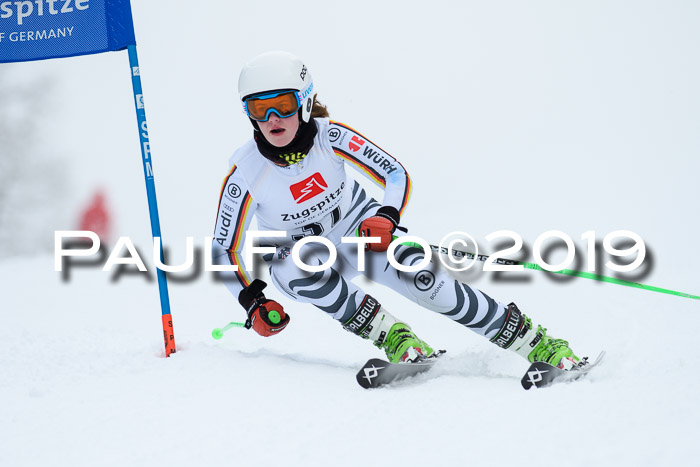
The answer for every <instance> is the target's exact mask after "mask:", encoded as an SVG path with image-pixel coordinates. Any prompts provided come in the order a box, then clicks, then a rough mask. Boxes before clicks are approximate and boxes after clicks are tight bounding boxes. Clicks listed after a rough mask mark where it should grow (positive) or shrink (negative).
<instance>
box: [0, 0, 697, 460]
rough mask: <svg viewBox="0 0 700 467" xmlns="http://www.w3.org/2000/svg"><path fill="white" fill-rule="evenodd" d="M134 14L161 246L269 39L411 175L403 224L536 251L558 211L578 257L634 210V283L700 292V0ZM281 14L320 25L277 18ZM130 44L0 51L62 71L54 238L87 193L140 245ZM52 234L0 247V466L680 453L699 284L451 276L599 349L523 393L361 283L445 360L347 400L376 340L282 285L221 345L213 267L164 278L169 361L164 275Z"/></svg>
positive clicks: (453, 328)
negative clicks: (55, 248)
mask: <svg viewBox="0 0 700 467" xmlns="http://www.w3.org/2000/svg"><path fill="white" fill-rule="evenodd" d="M166 5H167V7H166ZM133 10H134V21H135V25H136V31H137V39H138V41H139V42H138V44H139V54H140V61H141V71H142V79H143V84H144V93H145V98H146V108H147V114H148V122H149V131H150V138H151V144H152V151H153V158H154V170H155V177H156V187H157V190H158V197H159V198H158V201H159V206H160V215H161V224H162V228H163V234H164V239H165V242H166V244H168V245H169V246H170V248H171V249H172V251H173V262H174V263H176V262H178V261H182V259H183V258H184V251H183V250H184V238H185V237H186V236H194V237H195V239H196V242H200V243H201V238H202V237H203V236H205V235H210V233H211V232H210V230H211V228H212V226H213V221H214V217H213V216H214V210H215V209H216V201H217V197H218V193H219V189H220V183H221V181H222V179H223V177H224V175H225V174H226V172H225V170H226V161H227V158H228V156H229V154H230V153H231V151H232V150H233V149H234V148H235V147H236V146H237V145H238V144H240V143H242V142H243V141H245V139H247V138H248V137H249V136H250V127H249V124H248V123H247V122H246V120H245V118H244V117H243V116H242V115H241V114H240V112H239V106H238V103H237V97H236V93H235V86H236V80H237V76H238V71H239V69H240V67H241V66H242V65H243V64H244V63H245V61H246V60H247V59H249V58H250V57H252V56H254V55H256V54H257V53H259V52H262V51H265V50H269V49H279V48H282V49H287V50H290V51H293V52H295V53H296V54H298V55H299V56H301V57H303V59H304V60H305V61H306V62H307V63H308V65H309V69H310V71H311V73H312V74H313V76H314V79H315V81H316V84H317V86H318V89H319V93H320V94H319V96H320V98H321V100H323V101H324V102H325V103H326V104H328V106H329V108H330V111H331V115H332V116H333V117H334V118H336V119H338V120H339V121H342V122H346V123H348V124H350V125H351V126H353V127H354V128H357V129H358V130H359V131H361V132H363V133H364V134H366V135H367V136H368V137H369V138H370V139H372V140H373V141H375V142H376V143H377V144H379V145H380V146H382V147H383V148H384V149H386V150H387V151H389V152H390V153H392V154H394V155H395V156H397V157H398V158H399V159H400V160H401V162H402V163H403V165H404V166H405V167H406V168H407V169H408V171H409V173H411V174H412V178H413V182H414V194H413V199H412V203H411V205H410V206H409V209H408V211H407V213H406V215H405V217H404V221H405V224H406V225H407V226H408V227H409V228H410V229H411V233H412V234H415V235H418V236H421V237H423V238H425V239H427V240H429V241H430V242H437V241H439V239H440V238H441V237H442V236H443V235H445V234H446V233H448V232H451V231H454V230H463V231H466V232H468V233H470V234H471V235H472V236H474V237H475V238H477V239H478V240H479V243H480V245H482V246H483V247H484V248H485V250H487V251H489V250H492V249H493V245H490V244H489V242H487V241H486V240H485V236H486V235H487V234H489V233H490V232H494V231H497V230H501V229H508V230H513V231H515V232H517V233H519V234H520V235H521V236H522V237H523V238H524V240H525V242H526V244H527V245H529V247H532V244H533V243H534V241H535V239H536V238H537V236H538V235H540V234H541V233H543V232H545V231H548V230H552V229H556V230H561V231H564V232H566V233H567V234H569V235H570V236H571V237H572V238H573V239H574V240H575V241H576V243H577V245H578V246H579V248H580V249H579V251H578V252H577V253H578V255H579V257H581V254H582V253H581V252H582V251H585V249H583V247H584V246H585V244H584V242H583V241H582V240H580V237H581V235H582V234H583V233H584V232H586V231H589V230H595V231H596V233H597V238H598V239H599V240H602V237H603V236H604V235H605V234H606V233H608V232H611V231H613V230H618V229H627V230H631V231H634V232H636V233H638V234H639V235H641V236H642V238H644V240H645V242H646V244H647V246H648V248H649V253H650V254H649V258H648V259H647V261H646V263H645V266H644V268H643V269H644V271H645V272H646V273H645V274H644V275H643V276H641V277H639V278H638V280H639V281H640V282H643V283H648V284H652V285H656V286H659V287H665V288H670V289H675V290H680V291H683V292H688V293H694V294H696V295H697V294H700V281H698V273H697V271H696V266H695V264H694V262H695V258H698V257H700V246H698V241H697V235H696V233H697V232H698V230H700V222H699V221H698V217H697V202H698V199H700V188H698V185H697V173H698V171H699V170H700V162H699V159H698V157H697V154H698V151H699V150H700V140H699V137H698V132H697V128H698V124H699V123H700V121H698V120H699V117H698V113H697V108H699V107H700V93H699V92H698V89H697V86H696V83H697V82H700V68H699V66H698V63H697V60H695V57H696V51H697V47H698V42H699V39H700V33H699V32H698V31H700V28H698V21H699V20H698V18H699V16H698V13H700V8H698V6H697V5H695V4H691V3H689V2H688V3H683V2H677V3H676V2H674V3H673V4H667V3H663V2H651V1H646V2H619V1H611V2H593V3H590V2H589V3H586V4H585V5H584V4H580V3H566V4H564V3H561V2H548V1H534V2H527V3H524V2H515V1H505V2H498V3H497V4H492V3H488V4H487V3H485V2H459V3H457V2H437V3H435V4H431V5H426V4H425V3H424V2H420V3H419V2H401V3H400V8H399V4H395V5H394V4H386V5H385V4H377V2H366V1H359V2H354V3H353V4H352V6H351V7H347V8H346V9H344V10H340V11H338V10H337V6H336V5H333V4H332V3H331V2H318V1H313V2H308V4H304V5H301V4H300V5H293V4H291V3H290V2H279V1H273V2H266V3H264V4H262V3H255V2H249V3H247V4H244V5H240V4H236V5H233V4H232V5H226V6H225V5H223V4H219V2H211V1H202V2H198V3H197V6H193V4H192V3H191V2H180V1H176V2H146V1H143V0H134V1H133ZM290 18H294V20H295V21H299V20H298V18H302V19H303V21H302V22H303V23H304V24H308V25H310V26H309V28H311V29H313V31H310V32H308V33H304V34H299V33H294V34H292V33H290V32H289V31H290V27H289V23H288V21H289V19H290ZM261 21H262V22H263V23H261ZM261 24H264V27H261ZM264 31H266V32H264ZM168 36H173V37H176V38H177V41H176V42H177V43H178V44H179V47H169V46H168V41H167V37H168ZM127 63H128V62H127V58H126V55H125V54H122V53H112V54H107V55H101V56H93V57H80V58H72V59H66V60H60V61H52V62H37V63H25V64H21V65H11V66H3V69H5V70H9V72H10V73H11V75H12V77H14V79H16V80H18V82H21V81H22V80H26V79H28V78H29V77H35V76H39V77H47V78H49V79H50V80H51V81H52V82H53V83H54V84H53V92H52V98H51V105H50V106H48V107H47V108H46V111H45V113H44V115H42V116H38V117H43V120H42V121H43V124H42V126H41V129H42V138H43V139H44V140H46V141H51V142H52V144H51V145H50V147H51V150H53V151H58V152H60V153H61V154H62V155H63V156H64V157H66V158H67V159H68V160H69V161H70V164H72V167H71V173H72V177H73V179H72V181H71V184H70V185H69V186H71V187H72V191H71V192H70V193H67V195H68V196H69V197H71V199H72V204H70V205H68V206H65V205H62V206H52V205H51V202H50V200H46V204H45V207H46V208H48V209H51V210H56V211H59V212H64V213H65V215H64V219H65V221H64V222H63V223H59V222H51V223H47V222H46V221H45V220H44V219H47V217H45V216H36V219H35V228H36V230H37V231H38V232H41V234H42V237H43V238H45V243H47V244H48V245H49V246H50V245H51V244H52V241H53V232H54V231H55V230H69V229H73V228H74V227H75V226H74V221H75V216H76V214H75V213H76V212H77V211H78V209H79V208H80V206H81V205H82V204H83V203H84V202H85V199H86V198H87V196H88V195H89V194H90V193H92V191H93V190H94V188H95V187H96V186H105V187H106V188H107V190H108V193H109V196H110V200H111V205H112V208H113V210H114V216H115V219H116V221H117V226H116V227H117V233H118V234H119V235H123V236H129V237H131V238H132V239H133V240H134V242H135V243H136V244H137V245H138V247H139V250H140V251H142V253H144V256H148V251H149V232H150V229H149V226H148V216H147V208H146V206H145V190H143V182H142V172H141V163H140V160H139V157H140V156H139V152H138V151H139V148H138V139H137V136H136V123H135V118H134V115H133V104H132V101H131V89H130V83H129V80H128V69H127ZM28 183H29V180H28ZM31 216H32V213H31V212H28V213H27V218H28V219H31ZM0 229H6V230H10V231H11V230H12V226H8V225H0ZM16 234H17V235H23V233H22V232H16ZM50 251H51V249H49V252H48V253H41V254H37V255H36V256H33V257H15V258H10V259H5V260H2V261H1V262H0V284H2V285H0V291H1V294H2V295H1V297H2V298H1V299H0V401H1V402H0V465H1V466H13V467H14V466H44V465H60V466H83V465H84V466H88V465H89V466H95V465H99V466H111V465H115V466H116V465H119V466H122V465H132V466H151V465H156V464H158V465H172V466H181V465H182V466H194V465H197V466H198V465H212V464H224V465H250V466H268V465H270V466H272V465H275V466H279V465H289V466H302V465H303V466H307V465H314V466H315V465H324V466H325V465H340V466H342V465H353V466H354V465H392V464H393V463H401V464H404V463H406V462H410V463H411V464H412V465H414V464H415V465H425V464H428V465H435V466H460V465H474V466H481V465H503V464H505V463H506V462H508V463H517V464H519V465H537V466H547V465H616V466H619V465H624V466H638V465H650V466H653V465H674V464H675V465H692V464H693V463H694V462H695V446H694V442H695V437H696V436H695V433H696V432H697V427H698V423H697V420H698V417H700V405H699V404H698V403H697V398H696V394H697V392H698V390H700V363H699V362H698V359H697V358H696V356H695V354H696V347H697V346H696V345H695V341H696V340H697V330H698V329H700V302H698V301H692V300H689V299H686V298H680V297H673V296H669V295H662V294H658V293H653V292H648V291H643V290H639V289H632V288H626V287H621V286H616V285H610V284H601V283H596V282H592V281H587V280H584V279H574V280H557V279H556V278H551V277H549V276H547V275H545V274H543V273H541V272H534V271H528V272H525V273H521V274H517V275H516V276H510V277H515V278H517V280H503V278H501V279H496V278H494V277H493V276H492V275H489V274H463V275H460V277H464V278H468V279H469V281H470V283H473V284H474V285H475V286H476V287H478V288H480V289H482V290H484V291H485V292H487V293H489V294H490V295H491V296H492V297H494V298H496V299H498V300H500V301H503V302H505V303H508V302H510V301H515V302H516V303H518V305H519V306H520V308H521V309H522V310H523V311H524V312H525V313H527V314H528V315H529V316H532V317H533V318H534V319H535V320H536V321H537V322H541V323H542V324H543V325H545V326H546V327H548V328H549V329H550V331H552V333H553V334H554V335H556V336H561V337H564V338H566V339H568V340H570V342H571V343H572V346H573V347H574V349H576V351H577V352H578V353H579V354H587V355H591V356H593V355H595V354H597V352H598V351H600V350H601V349H605V350H607V352H608V353H607V356H606V360H605V364H604V365H603V366H601V367H600V368H599V370H597V371H596V372H595V373H592V374H591V375H590V378H588V379H587V380H585V381H581V382H577V383H575V384H570V385H562V386H557V387H552V388H549V389H547V390H542V391H528V392H526V391H523V390H522V389H521V387H520V384H519V379H520V377H521V376H522V373H523V371H524V370H525V368H526V367H527V365H526V363H525V362H524V361H522V360H520V359H519V358H518V357H516V356H514V355H512V354H511V353H508V352H503V351H500V350H499V349H497V348H496V347H495V346H493V345H492V344H489V343H488V342H485V341H484V340H483V339H481V338H479V337H478V336H476V335H473V334H472V333H470V332H469V331H468V330H465V329H463V328H461V327H460V326H458V325H455V324H454V323H452V322H450V321H449V320H447V319H445V318H443V317H440V316H437V315H435V314H432V313H429V312H425V311H423V310H420V309H416V308H415V307H414V306H413V305H412V304H410V303H409V302H408V301H407V300H404V299H402V298H401V297H399V296H397V295H396V294H395V293H394V292H393V291H390V290H385V289H382V288H381V287H378V286H375V285H371V284H370V285H367V286H366V289H367V290H368V291H369V292H370V293H372V294H373V295H375V296H377V297H378V298H379V299H380V300H381V301H382V303H383V304H384V305H385V306H387V307H388V308H389V309H390V310H391V311H392V312H393V313H395V314H397V315H400V316H402V317H404V318H405V319H406V320H407V321H408V322H409V323H411V325H412V326H413V327H414V329H415V330H416V331H417V332H418V333H419V335H420V336H421V337H422V338H424V339H425V340H427V341H428V342H430V343H431V344H432V345H434V346H436V347H440V348H445V349H447V350H448V359H447V360H446V362H445V365H444V368H443V369H441V370H440V374H439V375H436V376H437V377H434V378H430V379H426V378H424V379H422V380H420V381H417V382H416V383H415V384H408V385H402V386H400V387H394V388H388V389H380V390H376V391H365V390H362V389H361V388H359V386H357V384H356V383H355V381H354V375H355V373H356V371H357V368H358V367H359V366H360V365H361V364H362V363H363V362H364V361H365V360H366V359H367V358H370V357H375V356H380V354H379V352H378V351H377V350H376V349H375V348H374V347H372V346H371V345H370V344H369V343H367V342H364V341H361V340H360V339H357V338H356V337H354V336H352V335H350V334H349V333H346V332H344V331H343V330H342V329H340V327H339V326H338V325H337V323H334V322H333V321H332V320H331V319H329V318H328V317H326V316H323V315H322V314H321V313H320V312H318V311H317V310H314V309H309V308H306V307H303V306H298V305H296V304H294V303H289V302H288V301H284V304H285V307H286V309H287V310H288V311H289V313H290V314H291V316H292V323H291V324H290V326H289V328H288V329H287V330H285V332H284V333H282V334H280V335H278V336H275V337H273V338H269V339H263V338H261V337H258V336H257V335H255V334H253V333H252V332H247V331H244V330H240V329H233V330H231V331H229V333H227V334H226V336H225V338H224V339H222V340H221V341H215V340H213V339H212V338H211V337H210V333H211V330H212V329H213V328H215V327H220V326H222V325H224V324H226V323H227V322H229V321H232V320H242V315H243V314H242V312H241V310H240V307H239V306H238V305H237V303H236V301H235V300H234V299H233V298H232V297H231V296H230V295H229V294H228V292H227V291H226V290H225V288H224V287H223V286H221V285H220V284H217V283H214V282H213V281H212V280H211V278H210V277H209V276H206V275H204V274H201V275H199V276H198V277H197V278H196V279H194V280H190V281H187V282H185V283H174V282H172V281H171V283H170V292H171V302H172V309H173V319H174V327H175V337H176V342H177V345H178V353H177V354H175V355H173V356H172V357H171V358H169V359H164V358H162V355H163V350H162V340H161V332H162V331H161V324H160V317H159V314H160V311H159V303H158V293H157V286H156V283H155V281H154V280H153V281H150V282H149V281H148V280H147V279H146V278H145V277H144V275H135V274H132V275H125V276H121V277H120V278H119V279H118V280H116V281H112V280H110V277H111V275H110V274H109V273H106V272H101V271H100V270H99V268H96V267H93V268H80V269H74V270H73V271H72V273H71V279H70V280H69V281H63V280H62V279H61V275H60V273H57V272H54V271H53V257H52V256H51V254H50ZM557 254H561V251H558V253H557ZM555 259H556V258H555ZM607 259H608V258H605V260H607ZM146 262H147V264H149V265H150V261H146ZM553 262H556V261H554V260H553ZM599 272H601V273H603V274H607V275H612V272H611V271H610V270H609V269H606V268H604V267H601V268H600V269H599ZM506 279H508V276H507V277H506ZM268 295H269V296H271V297H275V298H277V299H280V300H282V297H281V295H279V294H278V293H276V292H275V291H270V293H269V294H268Z"/></svg>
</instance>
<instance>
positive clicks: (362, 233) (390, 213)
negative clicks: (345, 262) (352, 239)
mask: <svg viewBox="0 0 700 467" xmlns="http://www.w3.org/2000/svg"><path fill="white" fill-rule="evenodd" d="M398 225H399V211H398V209H396V208H395V207H393V206H382V207H381V208H379V209H378V210H377V213H376V214H375V215H374V216H372V217H369V218H367V219H365V220H363V221H362V222H361V223H360V226H359V227H358V228H357V236H358V237H379V238H380V240H381V241H380V242H379V243H367V244H366V245H365V251H367V250H370V251H386V250H387V248H389V244H390V243H391V240H392V239H393V233H394V231H395V230H396V227H397V226H398Z"/></svg>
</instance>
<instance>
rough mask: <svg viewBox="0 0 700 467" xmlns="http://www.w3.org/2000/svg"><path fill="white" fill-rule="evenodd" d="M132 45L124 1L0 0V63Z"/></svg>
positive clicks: (129, 7) (132, 32)
mask: <svg viewBox="0 0 700 467" xmlns="http://www.w3.org/2000/svg"><path fill="white" fill-rule="evenodd" d="M135 44H136V39H135V38H134V24H133V21H132V19H131V4H130V3H129V0H0V63H3V62H24V61H28V60H44V59H47V58H60V57H72V56H75V55H86V54H96V53H100V52H108V51H111V50H122V49H125V48H126V47H127V46H129V45H135Z"/></svg>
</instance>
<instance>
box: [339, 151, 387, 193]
mask: <svg viewBox="0 0 700 467" xmlns="http://www.w3.org/2000/svg"><path fill="white" fill-rule="evenodd" d="M333 151H334V152H335V154H336V155H337V156H338V157H340V158H341V159H344V160H346V161H348V162H350V163H351V164H352V165H354V166H355V167H357V168H358V169H360V170H361V171H362V172H364V173H365V174H367V175H368V176H369V178H371V179H372V180H374V182H375V183H376V184H377V185H379V186H381V187H386V179H385V178H384V177H383V176H382V175H381V174H380V173H379V172H377V171H376V170H374V169H373V168H372V167H370V166H368V165H367V164H365V163H363V162H362V161H361V160H359V159H357V158H356V157H354V156H353V155H351V154H349V153H347V152H345V151H343V150H341V149H338V148H333Z"/></svg>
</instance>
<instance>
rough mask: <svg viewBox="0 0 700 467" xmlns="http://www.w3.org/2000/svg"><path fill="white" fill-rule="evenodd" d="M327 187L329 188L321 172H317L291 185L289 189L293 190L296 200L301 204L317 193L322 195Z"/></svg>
mask: <svg viewBox="0 0 700 467" xmlns="http://www.w3.org/2000/svg"><path fill="white" fill-rule="evenodd" d="M326 188H328V184H327V183H326V181H325V180H324V179H323V177H322V176H321V174H320V173H318V172H316V173H315V174H313V175H312V176H310V177H309V178H307V179H306V180H302V181H300V182H299V183H295V184H294V185H292V186H290V187H289V190H290V191H291V192H292V196H293V197H294V201H296V202H297V204H301V203H303V202H304V201H306V200H308V199H311V198H313V197H314V196H316V195H320V194H321V193H323V191H324V190H325V189H326Z"/></svg>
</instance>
